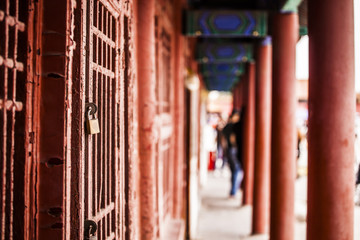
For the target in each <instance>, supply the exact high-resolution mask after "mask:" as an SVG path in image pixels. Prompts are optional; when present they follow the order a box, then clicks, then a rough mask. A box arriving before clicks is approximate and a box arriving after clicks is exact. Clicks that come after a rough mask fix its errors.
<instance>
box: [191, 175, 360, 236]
mask: <svg viewBox="0 0 360 240" xmlns="http://www.w3.org/2000/svg"><path fill="white" fill-rule="evenodd" d="M229 178H230V173H229V171H228V170H227V169H225V170H223V171H217V172H211V173H209V174H208V180H207V184H206V186H205V187H204V188H202V189H201V192H200V195H201V198H202V199H201V208H200V213H199V222H198V229H197V234H196V237H195V238H193V240H267V239H269V237H268V236H267V235H259V236H251V235H250V234H251V214H252V209H251V206H241V205H240V202H241V193H239V194H238V195H237V196H236V197H235V198H234V199H229V197H228V193H229V189H230V180H229ZM306 191H307V178H306V177H301V178H299V179H297V180H296V184H295V219H294V220H295V238H294V239H295V240H305V239H306ZM359 224H360V207H355V226H360V225H359ZM354 239H360V228H359V227H355V237H354Z"/></svg>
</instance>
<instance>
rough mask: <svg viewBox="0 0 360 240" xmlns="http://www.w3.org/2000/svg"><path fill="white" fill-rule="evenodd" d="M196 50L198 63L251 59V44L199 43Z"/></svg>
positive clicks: (232, 61) (233, 61)
mask: <svg viewBox="0 0 360 240" xmlns="http://www.w3.org/2000/svg"><path fill="white" fill-rule="evenodd" d="M196 50H197V51H196V56H195V58H196V60H197V61H198V62H199V63H240V62H247V61H250V60H252V59H253V46H252V44H245V43H200V44H198V45H197V49H196Z"/></svg>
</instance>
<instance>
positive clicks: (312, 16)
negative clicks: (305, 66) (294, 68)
mask: <svg viewBox="0 0 360 240" xmlns="http://www.w3.org/2000/svg"><path fill="white" fill-rule="evenodd" d="M308 4H309V5H308V9H309V39H310V41H309V42H310V45H309V53H310V55H309V60H310V69H309V70H310V71H309V184H308V220H307V239H309V240H315V239H329V240H335V239H353V238H354V236H353V234H354V231H353V227H354V202H353V194H354V183H355V180H354V114H355V86H354V83H355V82H354V18H353V13H354V11H353V1H342V2H339V1H334V0H329V1H326V3H325V2H323V1H318V0H314V1H309V3H308ZM325 24H326V26H329V27H324V26H325Z"/></svg>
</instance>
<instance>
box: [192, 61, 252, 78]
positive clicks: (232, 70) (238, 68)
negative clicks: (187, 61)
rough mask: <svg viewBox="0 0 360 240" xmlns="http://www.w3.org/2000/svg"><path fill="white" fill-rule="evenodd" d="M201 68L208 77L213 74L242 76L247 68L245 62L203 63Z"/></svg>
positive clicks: (200, 65) (202, 72)
mask: <svg viewBox="0 0 360 240" xmlns="http://www.w3.org/2000/svg"><path fill="white" fill-rule="evenodd" d="M199 70H200V72H201V74H202V75H203V76H206V77H208V76H213V75H228V76H240V75H241V74H243V73H244V71H245V68H244V64H243V63H209V64H205V63H201V64H199Z"/></svg>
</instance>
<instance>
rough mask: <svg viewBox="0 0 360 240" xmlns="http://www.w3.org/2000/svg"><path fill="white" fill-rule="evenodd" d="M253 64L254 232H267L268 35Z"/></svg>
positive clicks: (268, 221) (268, 216) (269, 111)
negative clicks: (254, 89) (254, 81)
mask: <svg viewBox="0 0 360 240" xmlns="http://www.w3.org/2000/svg"><path fill="white" fill-rule="evenodd" d="M256 60H257V62H256V63H257V65H256V107H255V168H254V169H255V171H254V204H253V224H252V227H253V233H255V234H257V233H268V232H269V224H270V138H271V77H272V76H271V74H272V69H271V68H272V45H271V38H267V39H265V40H264V41H263V42H262V44H261V46H259V48H258V53H257V58H256Z"/></svg>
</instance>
